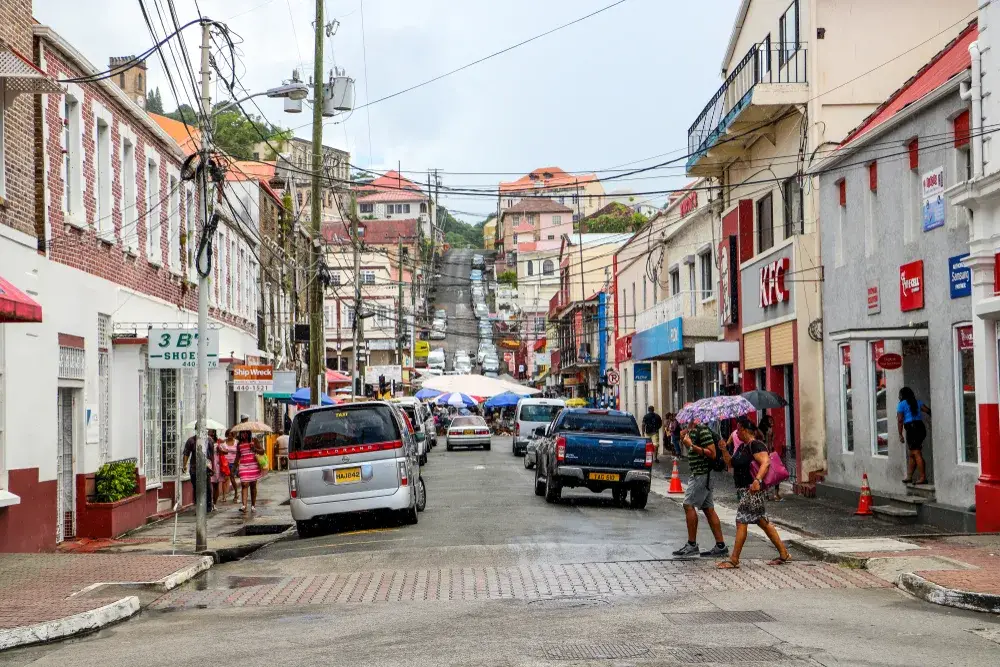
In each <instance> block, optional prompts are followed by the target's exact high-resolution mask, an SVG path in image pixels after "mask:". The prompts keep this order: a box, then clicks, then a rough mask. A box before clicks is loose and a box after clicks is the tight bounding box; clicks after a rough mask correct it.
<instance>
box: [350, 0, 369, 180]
mask: <svg viewBox="0 0 1000 667" xmlns="http://www.w3.org/2000/svg"><path fill="white" fill-rule="evenodd" d="M360 8H361V57H362V62H364V66H365V104H364V107H365V115H367V116H368V164H369V165H370V164H371V163H372V111H371V109H370V106H371V99H372V98H371V95H369V94H368V43H367V40H366V38H365V0H361V5H360ZM351 113H352V114H353V113H354V109H351Z"/></svg>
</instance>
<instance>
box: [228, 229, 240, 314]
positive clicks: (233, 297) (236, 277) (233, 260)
mask: <svg viewBox="0 0 1000 667" xmlns="http://www.w3.org/2000/svg"><path fill="white" fill-rule="evenodd" d="M227 277H228V279H229V290H228V291H227V292H226V295H227V297H228V298H227V300H226V306H227V307H228V308H229V310H231V311H235V310H236V301H237V299H238V297H239V295H240V256H239V253H238V251H237V250H236V235H235V234H233V238H232V239H230V241H229V274H228V276H227Z"/></svg>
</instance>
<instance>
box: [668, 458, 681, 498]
mask: <svg viewBox="0 0 1000 667" xmlns="http://www.w3.org/2000/svg"><path fill="white" fill-rule="evenodd" d="M667 493H684V489H683V488H681V474H680V473H679V472H678V471H677V459H674V469H673V470H672V471H671V472H670V488H669V489H667Z"/></svg>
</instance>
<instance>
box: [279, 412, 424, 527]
mask: <svg viewBox="0 0 1000 667" xmlns="http://www.w3.org/2000/svg"><path fill="white" fill-rule="evenodd" d="M288 469H289V474H288V493H289V497H290V502H289V505H290V508H291V511H292V518H293V519H295V525H296V528H297V529H298V532H299V537H309V536H311V535H313V534H315V533H316V532H317V528H318V523H319V520H321V519H332V518H333V517H334V516H336V515H338V514H346V513H353V512H365V511H373V510H390V511H393V512H395V513H397V514H399V515H401V518H402V519H403V520H404V521H405V522H406V523H409V524H413V523H417V512H418V511H423V509H424V505H425V503H426V499H427V496H426V493H425V489H424V482H423V479H421V477H420V464H419V462H418V454H417V441H416V438H415V437H414V435H413V433H411V432H410V430H409V429H408V428H407V426H406V420H405V419H404V418H403V414H402V412H400V410H399V409H398V408H397V407H395V406H393V405H392V404H390V403H387V402H385V401H368V402H364V403H352V404H348V405H334V406H327V407H320V408H311V409H309V410H303V411H301V412H299V413H298V414H296V415H295V419H294V420H292V429H291V433H290V436H289V440H288Z"/></svg>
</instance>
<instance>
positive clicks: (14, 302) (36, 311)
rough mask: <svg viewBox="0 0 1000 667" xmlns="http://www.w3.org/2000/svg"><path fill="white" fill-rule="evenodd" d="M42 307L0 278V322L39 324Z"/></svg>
mask: <svg viewBox="0 0 1000 667" xmlns="http://www.w3.org/2000/svg"><path fill="white" fill-rule="evenodd" d="M41 321H42V307H41V306H39V305H38V304H37V303H36V302H35V301H34V300H33V299H32V298H31V297H30V296H28V295H27V294H25V293H24V292H22V291H21V290H19V289H17V288H16V287H14V286H13V285H12V284H11V283H10V282H9V281H7V280H6V279H4V277H3V276H0V322H41Z"/></svg>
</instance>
